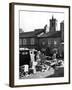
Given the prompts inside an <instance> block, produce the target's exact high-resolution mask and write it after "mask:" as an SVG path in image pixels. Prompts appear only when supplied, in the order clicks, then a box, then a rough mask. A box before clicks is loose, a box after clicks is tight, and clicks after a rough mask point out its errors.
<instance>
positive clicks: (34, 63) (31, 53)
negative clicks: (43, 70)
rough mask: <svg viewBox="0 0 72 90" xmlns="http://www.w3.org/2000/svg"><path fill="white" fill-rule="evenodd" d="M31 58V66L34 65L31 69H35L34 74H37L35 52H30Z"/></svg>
mask: <svg viewBox="0 0 72 90" xmlns="http://www.w3.org/2000/svg"><path fill="white" fill-rule="evenodd" d="M30 57H31V64H32V65H31V67H32V69H33V73H36V67H35V66H36V62H35V54H34V51H33V50H31V51H30Z"/></svg>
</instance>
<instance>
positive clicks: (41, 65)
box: [20, 48, 64, 77]
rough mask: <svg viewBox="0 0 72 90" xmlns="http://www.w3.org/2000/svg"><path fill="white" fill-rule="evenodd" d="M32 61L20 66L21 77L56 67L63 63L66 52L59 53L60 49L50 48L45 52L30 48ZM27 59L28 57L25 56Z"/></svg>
mask: <svg viewBox="0 0 72 90" xmlns="http://www.w3.org/2000/svg"><path fill="white" fill-rule="evenodd" d="M28 57H30V62H29V64H28V63H25V64H24V65H22V66H20V77H22V76H26V77H27V76H29V75H30V74H34V73H36V72H45V71H48V70H49V69H50V68H51V67H52V68H54V69H55V67H56V66H57V65H61V64H63V59H64V54H63V52H62V53H61V54H59V53H58V50H57V49H56V50H53V51H50V50H49V48H47V49H46V51H45V52H42V51H38V50H35V49H29V56H28ZM25 59H26V58H25Z"/></svg>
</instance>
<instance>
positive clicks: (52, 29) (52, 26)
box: [49, 16, 56, 32]
mask: <svg viewBox="0 0 72 90" xmlns="http://www.w3.org/2000/svg"><path fill="white" fill-rule="evenodd" d="M49 31H50V32H55V31H56V19H55V18H54V17H53V16H52V19H50V28H49Z"/></svg>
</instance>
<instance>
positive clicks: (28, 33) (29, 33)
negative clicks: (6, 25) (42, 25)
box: [19, 29, 45, 37]
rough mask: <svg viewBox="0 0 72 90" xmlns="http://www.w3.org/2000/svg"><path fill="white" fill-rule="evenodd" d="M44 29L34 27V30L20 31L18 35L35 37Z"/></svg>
mask: <svg viewBox="0 0 72 90" xmlns="http://www.w3.org/2000/svg"><path fill="white" fill-rule="evenodd" d="M44 31H45V29H35V31H31V32H23V33H20V34H19V37H35V36H37V35H38V34H40V33H42V32H44Z"/></svg>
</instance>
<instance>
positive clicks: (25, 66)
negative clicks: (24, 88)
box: [24, 64, 29, 77]
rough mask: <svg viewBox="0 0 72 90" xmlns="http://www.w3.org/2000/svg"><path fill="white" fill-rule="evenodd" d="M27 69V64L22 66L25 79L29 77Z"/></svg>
mask: <svg viewBox="0 0 72 90" xmlns="http://www.w3.org/2000/svg"><path fill="white" fill-rule="evenodd" d="M28 69H29V67H28V65H27V64H26V65H24V72H25V76H26V77H28V76H29V75H28Z"/></svg>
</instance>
